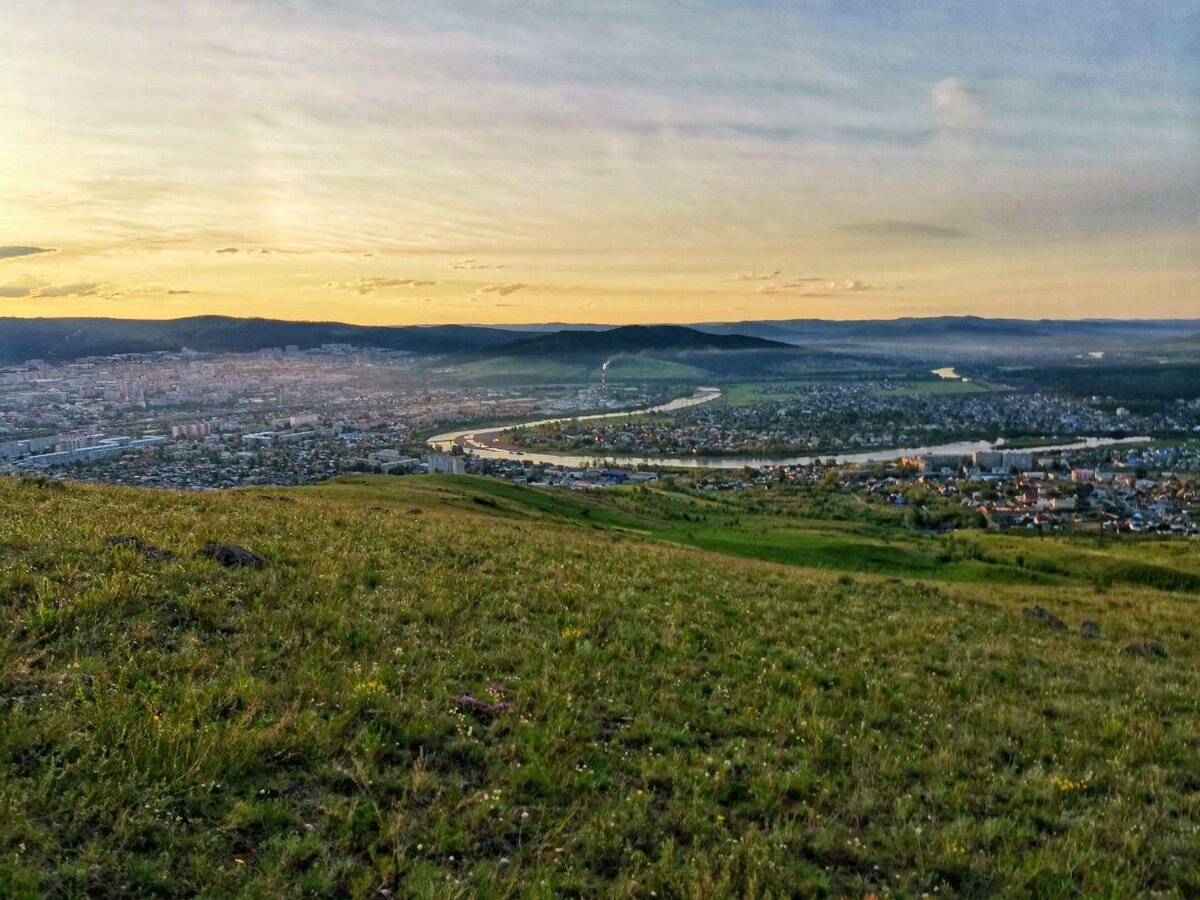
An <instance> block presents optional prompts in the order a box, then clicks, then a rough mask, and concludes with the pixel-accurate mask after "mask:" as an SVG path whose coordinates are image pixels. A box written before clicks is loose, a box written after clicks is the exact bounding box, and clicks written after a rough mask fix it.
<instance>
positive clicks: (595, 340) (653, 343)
mask: <svg viewBox="0 0 1200 900" xmlns="http://www.w3.org/2000/svg"><path fill="white" fill-rule="evenodd" d="M697 350H782V351H785V352H789V351H795V350H796V348H795V347H794V346H792V345H790V344H784V343H781V342H779V341H772V340H767V339H765V338H759V337H754V336H751V335H743V334H710V333H709V332H705V331H700V330H699V329H696V328H689V327H687V326H685V325H622V326H620V327H618V328H610V329H608V330H606V331H556V332H553V333H551V334H539V335H534V336H533V337H526V338H521V339H519V340H515V341H512V342H511V343H508V344H503V345H501V346H499V347H496V348H493V349H492V352H495V353H498V354H503V355H506V356H523V355H537V356H556V355H571V356H574V355H576V354H588V355H605V354H614V353H655V352H668V353H679V352H686V351H697Z"/></svg>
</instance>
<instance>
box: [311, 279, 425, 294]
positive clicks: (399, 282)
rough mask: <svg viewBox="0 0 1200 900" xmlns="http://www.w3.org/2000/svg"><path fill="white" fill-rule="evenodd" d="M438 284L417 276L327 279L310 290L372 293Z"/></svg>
mask: <svg viewBox="0 0 1200 900" xmlns="http://www.w3.org/2000/svg"><path fill="white" fill-rule="evenodd" d="M435 284H437V282H436V281H422V280H420V279H417V278H359V279H357V280H355V281H327V282H325V283H324V284H319V285H317V286H316V287H313V288H309V290H318V291H349V292H352V293H355V294H370V293H374V292H375V291H382V290H387V289H388V288H402V287H403V288H418V287H429V286H431V285H435Z"/></svg>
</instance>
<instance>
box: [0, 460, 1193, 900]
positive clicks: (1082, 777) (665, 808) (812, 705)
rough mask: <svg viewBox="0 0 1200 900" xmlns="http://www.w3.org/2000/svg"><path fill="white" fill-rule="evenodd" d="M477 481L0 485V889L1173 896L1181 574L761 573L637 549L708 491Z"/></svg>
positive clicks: (1186, 782)
mask: <svg viewBox="0 0 1200 900" xmlns="http://www.w3.org/2000/svg"><path fill="white" fill-rule="evenodd" d="M481 484H482V485H489V486H492V485H495V483H494V482H479V481H475V480H470V479H468V480H461V481H460V480H455V479H449V478H445V479H436V478H414V479H367V478H362V479H352V480H349V481H348V482H347V483H343V484H331V485H324V486H319V487H314V488H308V489H299V490H267V491H251V492H231V493H223V494H213V495H179V494H171V493H166V492H150V491H130V490H119V489H109V488H100V487H87V486H74V485H72V486H68V487H66V488H63V489H54V488H52V487H45V486H42V487H39V486H37V485H34V484H21V483H17V482H12V481H3V482H0V598H2V600H0V602H2V606H0V609H2V611H3V616H4V621H3V629H2V630H0V886H2V887H0V893H7V894H10V895H14V896H28V897H35V896H46V895H51V896H53V895H61V896H82V895H104V894H125V895H136V894H159V895H165V896H194V895H197V894H204V895H210V896H214V895H215V896H244V895H251V896H292V895H296V894H308V895H315V896H333V897H340V896H362V897H375V896H378V892H379V890H380V889H381V888H387V889H390V890H392V891H395V892H396V893H397V894H401V895H414V896H427V897H447V896H450V897H453V896H473V895H484V896H504V895H517V894H531V895H535V896H555V895H559V894H563V895H577V896H592V895H597V894H606V895H613V896H650V895H651V892H654V893H655V894H657V896H659V897H664V896H686V897H713V896H765V895H768V894H773V895H775V896H789V895H797V894H800V895H803V894H833V895H850V896H862V895H865V894H867V893H872V892H874V893H884V892H887V891H890V892H893V893H896V894H903V895H920V894H921V893H923V892H933V891H935V890H936V891H938V892H939V893H941V894H946V893H960V894H974V895H994V894H1008V895H1018V896H1020V895H1035V896H1063V895H1080V896H1097V895H1102V896H1131V895H1141V894H1146V893H1150V892H1153V891H1159V892H1162V893H1165V894H1172V893H1173V894H1178V895H1190V894H1194V893H1196V892H1197V891H1200V870H1198V869H1197V865H1196V859H1197V854H1196V850H1197V847H1198V846H1200V780H1197V776H1196V771H1197V762H1198V755H1200V715H1198V713H1200V679H1198V678H1197V675H1196V665H1197V662H1198V661H1200V660H1198V656H1197V653H1196V649H1195V640H1196V635H1197V631H1196V628H1197V624H1198V622H1197V611H1196V602H1197V597H1196V595H1195V594H1193V593H1190V592H1188V591H1180V590H1173V591H1154V590H1144V589H1138V588H1136V587H1134V586H1132V585H1130V584H1128V583H1125V582H1120V583H1116V584H1114V585H1112V586H1110V587H1106V588H1103V589H1100V590H1098V589H1097V588H1096V587H1095V586H1094V585H1093V583H1092V582H1091V580H1089V579H1088V578H1079V577H1075V576H1071V575H1069V574H1067V575H1060V576H1059V578H1060V580H1061V581H1062V583H1060V584H1057V585H1049V584H1027V585H1008V586H995V585H990V584H973V583H945V584H933V583H932V580H931V579H930V578H927V575H929V574H930V573H926V572H923V571H914V572H912V573H911V574H912V575H917V576H919V577H921V578H923V579H925V580H924V581H913V580H911V579H901V578H885V577H876V576H870V575H856V574H852V573H838V572H824V571H818V570H812V569H805V568H798V567H795V566H780V565H773V564H771V563H768V562H760V561H755V560H747V559H740V558H737V557H735V556H729V555H717V554H714V553H709V552H704V551H702V550H699V549H696V548H694V547H686V546H677V545H675V544H673V543H671V542H670V541H664V540H662V539H661V535H659V534H658V533H657V531H658V530H660V529H661V528H662V523H663V522H664V519H663V514H664V511H665V510H669V509H670V510H674V509H679V510H682V509H684V508H688V509H692V510H693V511H694V512H696V513H697V514H700V513H701V512H702V511H704V510H708V511H711V510H718V509H721V508H722V507H721V505H720V504H718V503H717V502H716V501H712V502H709V501H705V500H693V499H691V498H671V497H664V496H659V495H655V494H654V493H653V492H651V493H650V495H645V494H643V495H637V494H634V493H628V494H627V495H622V496H617V497H614V498H613V499H611V500H607V499H603V498H579V497H575V496H573V495H568V494H565V493H563V492H559V493H557V494H545V493H539V492H533V491H524V490H523V489H520V488H515V487H512V486H508V485H495V486H494V487H489V488H488V489H487V490H484V489H483V488H481V487H480V485H481ZM533 496H536V497H537V498H539V499H536V500H534V499H530V498H531V497H533ZM477 498H482V499H484V500H488V501H490V503H480V502H476V500H477ZM730 502H731V503H733V502H735V501H733V500H731V501H730ZM685 505H686V506H685ZM585 510H586V513H585ZM723 514H728V515H732V513H728V512H727V513H723ZM691 524H693V525H695V524H703V523H691ZM709 527H711V528H713V531H714V532H715V525H713V523H711V522H710V523H709ZM732 531H733V532H736V528H734V529H732ZM843 531H844V533H845V534H847V535H849V536H851V537H853V536H854V534H853V531H852V530H850V529H844V530H843ZM128 533H136V534H138V535H139V536H140V537H142V538H143V539H144V540H146V541H149V542H150V543H152V544H154V545H156V546H159V547H162V548H165V549H168V550H171V551H173V552H174V553H175V554H177V556H176V558H175V559H173V560H170V561H148V560H145V559H143V558H142V557H140V556H139V555H137V554H136V553H134V552H133V551H131V550H129V549H127V548H120V549H110V548H107V547H106V546H105V543H104V539H105V537H107V536H109V535H115V534H128ZM834 533H836V532H834ZM864 534H865V532H864ZM208 539H217V540H224V541H230V542H233V543H239V544H244V545H245V546H247V547H250V548H251V549H253V550H256V551H258V552H260V553H262V554H264V555H265V556H267V557H268V559H269V560H270V564H269V566H268V567H267V568H265V569H262V570H252V569H246V570H227V569H223V568H221V567H220V566H218V565H216V564H215V563H213V562H211V561H208V560H203V559H198V558H196V557H195V555H194V554H195V551H196V550H197V549H198V548H199V547H200V546H201V545H202V544H203V542H204V541H205V540H208ZM873 539H875V538H873ZM1006 540H1007V539H1006ZM1019 549H1020V548H1019V547H1017V546H1016V545H1014V547H1008V546H1007V544H1004V545H1000V544H998V545H996V546H995V547H991V548H990V551H991V552H995V553H997V554H1004V553H1015V552H1017V550H1019ZM1089 552H1091V551H1089ZM1096 552H1100V553H1103V554H1107V553H1108V551H1107V550H1105V549H1104V548H1100V549H1099V550H1097V551H1096ZM1120 557H1121V553H1120V552H1116V553H1113V554H1112V558H1113V559H1118V560H1119V558H1120ZM1027 562H1028V560H1027ZM1158 562H1160V563H1162V560H1161V559H1160V560H1158ZM947 564H953V563H947ZM1192 565H1193V563H1192V562H1190V561H1183V562H1179V563H1178V566H1177V567H1178V568H1180V569H1185V568H1187V569H1190V568H1191V566H1192ZM932 574H933V575H936V568H935V569H934V570H933V573H932ZM1031 603H1037V604H1040V605H1043V606H1046V607H1047V608H1049V609H1051V610H1052V611H1053V612H1054V613H1055V614H1057V615H1059V616H1060V617H1062V618H1063V619H1065V620H1066V621H1067V622H1068V624H1069V625H1070V626H1071V627H1072V629H1074V628H1076V627H1077V626H1078V624H1079V622H1080V621H1082V619H1083V618H1095V619H1097V620H1098V621H1099V622H1100V624H1101V627H1102V628H1103V631H1104V635H1103V637H1102V638H1100V639H1098V640H1089V639H1086V638H1084V637H1082V636H1080V635H1078V634H1076V633H1074V631H1070V632H1066V633H1064V632H1056V631H1051V630H1049V629H1047V628H1045V627H1044V626H1040V625H1038V624H1037V623H1035V622H1031V621H1028V620H1027V619H1025V618H1024V617H1022V616H1021V615H1020V609H1021V607H1022V606H1023V605H1026V604H1031ZM1150 637H1153V638H1156V639H1158V640H1161V641H1162V642H1163V643H1164V644H1165V645H1166V646H1167V647H1168V650H1169V651H1170V654H1171V656H1170V658H1169V659H1166V660H1158V659H1146V658H1135V657H1132V656H1129V655H1127V654H1125V653H1124V652H1123V647H1124V645H1125V643H1128V642H1129V641H1131V640H1135V639H1146V638H1150ZM463 695H471V696H472V697H474V698H480V703H481V704H484V705H486V707H487V709H486V710H485V709H483V708H482V707H478V708H477V707H475V706H473V705H471V704H466V703H463V702H460V700H459V698H461V697H463ZM502 704H508V705H507V706H506V707H504V706H502Z"/></svg>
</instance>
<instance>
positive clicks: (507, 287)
mask: <svg viewBox="0 0 1200 900" xmlns="http://www.w3.org/2000/svg"><path fill="white" fill-rule="evenodd" d="M524 287H528V285H524V284H521V283H520V282H517V283H516V284H485V285H484V286H483V287H481V288H479V290H477V291H476V292H475V293H476V294H499V295H500V296H501V297H507V296H508V295H509V294H512V293H515V292H517V291H519V290H521V288H524Z"/></svg>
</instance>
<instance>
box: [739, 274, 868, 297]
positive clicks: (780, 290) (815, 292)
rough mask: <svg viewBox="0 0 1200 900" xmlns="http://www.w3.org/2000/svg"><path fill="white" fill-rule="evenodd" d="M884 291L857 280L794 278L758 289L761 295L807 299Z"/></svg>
mask: <svg viewBox="0 0 1200 900" xmlns="http://www.w3.org/2000/svg"><path fill="white" fill-rule="evenodd" d="M882 290H885V288H883V287H881V286H879V285H877V284H868V283H867V282H865V281H860V280H859V279H857V278H842V279H838V280H836V281H826V280H824V279H821V278H793V279H791V280H790V281H783V282H779V283H778V284H764V285H763V286H762V287H760V288H759V289H758V292H759V293H760V294H802V295H803V296H805V297H831V296H833V294H834V293H842V292H850V293H859V292H862V291H882Z"/></svg>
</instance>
